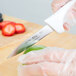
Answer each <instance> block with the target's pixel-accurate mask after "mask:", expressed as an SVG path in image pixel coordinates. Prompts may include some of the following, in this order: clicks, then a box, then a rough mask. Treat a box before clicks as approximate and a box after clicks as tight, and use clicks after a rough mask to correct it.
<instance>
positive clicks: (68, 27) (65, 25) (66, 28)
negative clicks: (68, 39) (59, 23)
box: [63, 23, 70, 31]
mask: <svg viewBox="0 0 76 76" xmlns="http://www.w3.org/2000/svg"><path fill="white" fill-rule="evenodd" d="M63 27H64V29H65V30H66V31H69V30H70V25H69V24H68V23H64V24H63Z"/></svg>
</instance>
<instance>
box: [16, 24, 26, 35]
mask: <svg viewBox="0 0 76 76" xmlns="http://www.w3.org/2000/svg"><path fill="white" fill-rule="evenodd" d="M15 27H16V33H17V34H19V33H23V32H25V31H26V29H25V26H24V25H23V24H21V23H17V24H15Z"/></svg>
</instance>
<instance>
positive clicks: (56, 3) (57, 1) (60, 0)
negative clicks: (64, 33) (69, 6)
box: [52, 0, 70, 13]
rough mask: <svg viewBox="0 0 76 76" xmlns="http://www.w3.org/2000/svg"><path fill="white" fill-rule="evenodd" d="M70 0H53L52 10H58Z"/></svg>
mask: <svg viewBox="0 0 76 76" xmlns="http://www.w3.org/2000/svg"><path fill="white" fill-rule="evenodd" d="M69 1H70V0H53V2H52V10H53V12H54V13H55V12H56V11H57V10H59V9H60V8H61V7H63V6H64V5H65V4H66V3H67V2H69Z"/></svg>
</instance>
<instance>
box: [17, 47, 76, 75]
mask: <svg viewBox="0 0 76 76" xmlns="http://www.w3.org/2000/svg"><path fill="white" fill-rule="evenodd" d="M18 61H19V62H20V63H22V64H24V65H19V67H18V76H76V50H66V49H62V48H54V47H52V48H51V47H47V48H45V49H43V50H39V51H31V52H29V53H27V54H24V55H22V56H20V58H19V60H18Z"/></svg>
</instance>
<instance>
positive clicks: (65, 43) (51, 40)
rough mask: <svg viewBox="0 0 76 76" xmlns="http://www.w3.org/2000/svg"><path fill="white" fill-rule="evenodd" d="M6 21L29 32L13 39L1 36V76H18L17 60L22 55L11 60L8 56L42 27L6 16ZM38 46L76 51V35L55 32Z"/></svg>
mask: <svg viewBox="0 0 76 76" xmlns="http://www.w3.org/2000/svg"><path fill="white" fill-rule="evenodd" d="M4 19H5V20H11V21H15V22H20V23H23V24H24V25H25V26H26V28H27V32H25V33H23V34H20V35H15V36H13V37H4V36H0V76H18V75H17V68H18V65H19V62H18V61H17V59H18V57H19V56H20V55H21V54H22V53H21V54H19V55H17V56H15V57H13V58H10V59H7V56H8V55H9V54H10V53H11V51H12V50H14V49H15V48H16V47H17V46H18V45H19V44H20V43H21V42H23V41H24V40H25V39H27V38H28V37H29V36H31V35H32V34H33V33H35V32H37V31H38V30H39V29H41V28H42V26H41V25H38V24H34V23H31V22H28V21H24V20H20V19H17V18H13V17H8V16H6V15H4ZM36 45H44V46H50V47H60V48H65V49H76V35H72V34H69V33H66V32H65V33H62V34H58V33H56V32H53V33H51V34H49V35H48V36H46V37H45V38H44V39H42V40H41V41H39V42H38V43H37V44H36Z"/></svg>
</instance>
